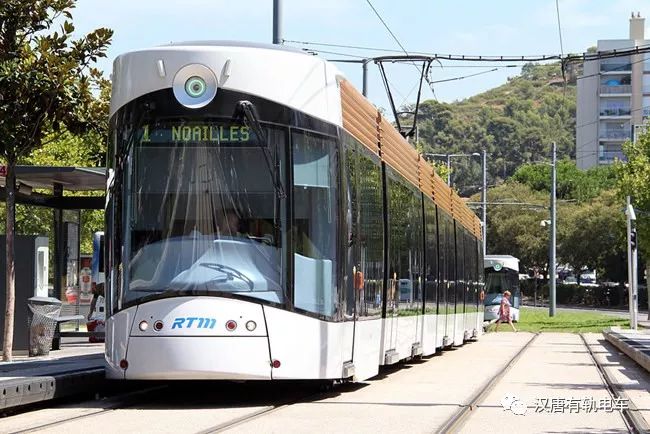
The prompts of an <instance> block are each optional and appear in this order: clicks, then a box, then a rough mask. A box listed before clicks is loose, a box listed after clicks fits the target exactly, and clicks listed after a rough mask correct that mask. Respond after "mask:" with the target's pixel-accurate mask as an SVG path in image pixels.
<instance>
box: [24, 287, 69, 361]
mask: <svg viewBox="0 0 650 434" xmlns="http://www.w3.org/2000/svg"><path fill="white" fill-rule="evenodd" d="M27 308H28V313H27V322H28V324H27V326H28V328H29V355H30V356H47V355H48V354H50V349H51V348H52V339H53V338H54V331H55V329H56V324H57V318H58V317H59V314H60V312H61V301H60V300H59V299H57V298H54V297H32V298H29V299H28V300H27Z"/></svg>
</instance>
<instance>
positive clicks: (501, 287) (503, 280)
mask: <svg viewBox="0 0 650 434" xmlns="http://www.w3.org/2000/svg"><path fill="white" fill-rule="evenodd" d="M485 290H486V293H487V295H486V298H485V302H486V304H492V303H494V304H499V303H500V302H501V297H500V296H501V295H502V294H503V293H504V292H505V291H510V292H511V293H512V303H513V305H517V306H518V304H519V274H518V273H517V271H515V270H511V269H509V268H502V269H501V270H499V271H496V270H495V269H494V268H486V269H485Z"/></svg>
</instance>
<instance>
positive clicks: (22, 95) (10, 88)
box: [0, 0, 112, 360]
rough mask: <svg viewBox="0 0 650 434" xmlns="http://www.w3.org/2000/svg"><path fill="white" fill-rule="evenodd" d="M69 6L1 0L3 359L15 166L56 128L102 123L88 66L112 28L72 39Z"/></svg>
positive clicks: (8, 324)
mask: <svg viewBox="0 0 650 434" xmlns="http://www.w3.org/2000/svg"><path fill="white" fill-rule="evenodd" d="M74 5H75V0H5V1H3V2H2V3H0V95H2V98H0V137H2V139H0V152H1V153H2V157H3V158H4V160H5V162H6V165H7V176H6V194H7V203H6V233H7V236H6V240H7V246H6V251H7V267H6V271H7V274H6V279H7V284H6V289H7V300H6V310H5V315H6V316H5V329H4V342H3V360H11V352H12V347H13V325H14V324H13V323H14V320H13V318H14V304H15V296H14V294H15V286H14V285H15V275H14V231H15V217H16V216H15V190H16V174H15V166H16V164H17V162H18V160H19V159H20V158H22V157H25V156H27V155H29V154H30V153H31V152H32V151H33V150H35V149H38V148H40V147H42V146H43V144H44V142H45V140H46V137H47V135H48V134H49V133H51V132H55V133H56V132H58V131H60V130H61V129H62V127H65V128H66V129H67V130H68V131H70V132H72V133H79V132H82V131H88V130H90V129H93V128H97V127H99V128H102V125H101V124H102V122H103V121H102V120H101V118H98V117H97V114H98V113H101V111H102V110H103V108H102V107H101V104H100V103H98V102H97V99H96V98H95V96H94V94H93V90H95V89H97V88H98V87H99V86H100V85H101V83H102V78H101V73H100V72H99V71H98V70H97V69H95V68H92V67H91V66H90V65H91V64H92V63H93V62H95V61H96V60H97V58H98V57H103V56H105V52H106V48H107V47H108V44H109V43H110V39H111V36H112V31H111V30H108V29H104V28H101V29H97V30H95V31H93V32H91V33H89V34H88V35H86V36H84V37H81V38H80V39H77V40H73V39H72V34H73V32H74V25H73V24H72V15H71V10H72V9H73V8H74ZM61 20H62V24H61V25H60V28H59V29H58V30H55V29H53V27H54V26H55V23H57V22H61ZM98 123H99V124H98Z"/></svg>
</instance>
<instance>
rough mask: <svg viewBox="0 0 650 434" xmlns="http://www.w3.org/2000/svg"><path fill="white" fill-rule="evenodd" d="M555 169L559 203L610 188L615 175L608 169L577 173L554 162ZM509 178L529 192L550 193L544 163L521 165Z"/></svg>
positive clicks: (569, 165)
mask: <svg viewBox="0 0 650 434" xmlns="http://www.w3.org/2000/svg"><path fill="white" fill-rule="evenodd" d="M557 166H558V167H557V189H556V193H557V198H558V199H560V200H575V201H578V202H584V201H588V200H591V199H593V198H595V197H597V196H598V195H599V194H600V193H601V192H602V191H603V190H606V189H611V188H612V187H613V185H614V184H615V182H616V173H615V171H614V169H613V168H612V167H611V166H597V167H594V168H591V169H589V170H580V169H578V168H577V167H576V164H575V162H573V161H570V160H561V161H558V163H557ZM512 179H513V180H515V181H517V182H520V183H522V184H525V185H527V186H529V187H530V188H532V189H533V190H536V191H544V192H547V193H549V194H550V193H551V166H550V165H548V164H539V163H537V164H524V165H523V166H521V167H519V168H518V169H517V170H516V171H515V173H514V175H513V178H512Z"/></svg>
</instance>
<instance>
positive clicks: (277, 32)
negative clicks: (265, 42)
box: [273, 0, 282, 44]
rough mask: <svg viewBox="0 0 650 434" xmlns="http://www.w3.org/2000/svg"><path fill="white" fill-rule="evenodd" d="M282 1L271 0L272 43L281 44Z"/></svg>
mask: <svg viewBox="0 0 650 434" xmlns="http://www.w3.org/2000/svg"><path fill="white" fill-rule="evenodd" d="M281 3H282V0H273V43H274V44H282V16H281V15H282V5H281Z"/></svg>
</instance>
